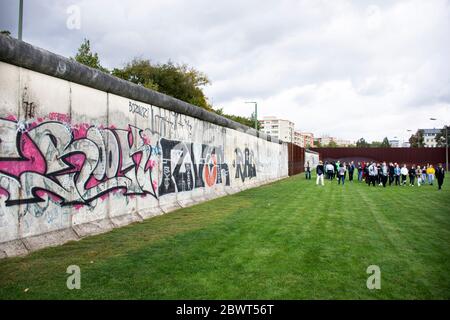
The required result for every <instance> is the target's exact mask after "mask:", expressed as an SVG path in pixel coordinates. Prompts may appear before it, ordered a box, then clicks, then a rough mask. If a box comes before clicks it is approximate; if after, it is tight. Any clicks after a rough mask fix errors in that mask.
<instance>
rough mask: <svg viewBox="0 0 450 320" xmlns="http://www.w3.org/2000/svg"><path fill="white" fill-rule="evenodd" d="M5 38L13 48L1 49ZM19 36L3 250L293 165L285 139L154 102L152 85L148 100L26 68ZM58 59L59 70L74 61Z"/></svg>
mask: <svg viewBox="0 0 450 320" xmlns="http://www.w3.org/2000/svg"><path fill="white" fill-rule="evenodd" d="M5 39H6V40H5ZM2 41H6V42H7V43H8V45H9V44H11V43H12V45H13V46H14V47H13V48H12V49H11V47H7V48H6V49H5V47H3V48H2V46H1V45H2V43H1V42H2ZM22 45H23V43H22V42H18V41H16V40H11V39H10V38H4V37H3V36H1V38H0V60H2V61H3V62H0V257H7V256H14V255H21V254H26V253H27V252H29V251H32V250H36V249H39V248H43V247H46V246H51V245H58V244H61V243H64V242H67V241H70V240H77V239H79V238H81V237H84V236H87V235H92V234H98V233H101V232H105V231H108V230H111V229H112V228H115V227H120V226H123V225H126V224H129V223H132V222H135V221H142V220H143V219H146V218H149V217H152V216H155V215H159V214H162V213H165V212H169V211H171V210H174V209H177V208H180V207H185V206H189V205H192V204H194V203H198V202H202V201H205V200H209V199H212V198H215V197H219V196H223V195H226V194H231V193H234V192H238V191H241V190H243V189H246V188H251V187H255V186H258V185H261V184H265V183H268V182H271V181H274V180H277V179H280V178H283V177H286V176H287V174H288V151H287V145H286V144H279V143H274V142H270V141H267V140H265V139H262V138H261V137H257V136H255V132H250V133H251V134H248V133H247V132H243V131H244V130H243V129H244V128H243V127H240V126H239V125H237V124H235V123H230V122H227V120H224V119H221V118H220V117H217V116H215V115H210V114H207V115H204V111H203V110H202V111H201V112H200V111H197V110H196V109H198V108H196V107H194V106H190V105H189V108H187V109H182V108H179V111H180V110H181V111H186V112H184V113H182V112H176V111H173V110H174V108H175V107H177V106H180V105H182V106H183V107H184V106H185V104H181V103H180V104H178V102H176V101H175V102H176V103H175V104H174V102H173V101H174V100H176V99H173V98H169V97H162V100H161V99H160V100H158V99H154V100H155V102H156V103H158V106H157V105H154V104H152V103H148V102H149V101H151V100H152V99H153V98H151V97H152V96H153V95H154V92H150V91H149V95H148V96H145V95H144V97H145V99H142V100H144V101H145V102H144V101H142V100H137V99H131V98H130V96H132V95H128V94H123V95H118V94H116V93H115V92H114V91H116V92H117V90H107V91H108V92H107V91H104V90H99V89H96V88H93V87H92V86H87V85H84V84H80V83H76V82H75V81H70V80H67V79H70V77H72V76H70V75H69V76H67V75H65V76H61V77H60V76H57V75H56V76H55V75H52V74H50V72H46V73H47V74H44V73H45V72H44V73H43V72H36V71H33V70H30V69H26V68H24V67H23V66H24V64H25V63H26V61H27V60H26V59H20V58H18V57H17V55H18V54H21V52H24V51H23V50H18V47H19V49H20V46H22ZM32 49H33V50H41V49H36V48H34V47H33V48H32ZM8 50H9V51H8ZM11 50H12V51H11ZM6 51H7V52H6ZM5 52H6V53H5ZM11 52H13V53H14V54H11ZM33 54H34V55H37V56H38V57H37V58H39V55H40V54H42V55H44V56H45V55H51V58H52V59H53V58H54V55H52V54H50V53H48V52H43V53H42V52H36V51H35V52H34V53H33ZM33 59H34V58H33ZM55 61H56V62H57V63H58V65H59V67H60V66H61V63H69V62H68V61H67V60H65V59H64V58H62V57H58V59H56V60H55ZM61 61H62V62H61ZM46 63H47V62H46ZM70 63H73V62H70ZM28 67H29V66H28ZM49 67H50V68H51V67H52V64H51V63H49ZM39 68H40V67H39ZM55 68H56V67H55ZM77 68H78V67H77ZM79 68H80V69H81V70H83V68H85V67H82V66H79ZM56 69H57V68H56ZM77 70H78V69H77ZM41 71H42V70H41ZM95 72H97V71H95ZM108 77H109V76H108ZM79 78H80V79H84V78H83V77H82V76H80V77H79ZM74 79H75V78H74ZM108 79H109V78H108ZM77 81H78V80H77ZM108 81H109V80H108ZM112 81H113V82H114V81H115V80H114V79H113V80H112ZM118 81H119V80H118ZM78 82H83V81H82V80H80V81H78ZM124 85H126V86H128V85H129V84H128V83H125V84H124ZM119 87H120V86H119ZM120 88H121V89H120V90H124V89H123V88H122V87H120ZM138 90H141V89H140V88H138ZM123 92H127V91H123ZM149 97H150V98H149ZM158 97H159V98H161V96H158ZM165 103H167V104H168V105H169V107H168V108H170V109H171V110H169V109H167V108H165V107H164V104H165ZM174 106H175V107H174ZM177 108H178V107H177ZM192 108H194V109H192ZM175 109H176V108H175ZM190 110H194V111H195V112H194V114H195V117H194V116H191V115H189V114H188V113H189V112H190ZM205 119H206V120H205ZM208 119H213V120H212V121H207V120H208ZM213 122H214V123H213ZM218 123H222V124H224V125H223V126H221V125H218Z"/></svg>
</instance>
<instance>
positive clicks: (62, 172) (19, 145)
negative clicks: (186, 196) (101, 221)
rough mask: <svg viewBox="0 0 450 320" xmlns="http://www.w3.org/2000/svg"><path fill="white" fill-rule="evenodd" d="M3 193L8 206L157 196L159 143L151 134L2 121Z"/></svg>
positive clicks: (0, 168) (0, 159) (0, 167)
mask: <svg viewBox="0 0 450 320" xmlns="http://www.w3.org/2000/svg"><path fill="white" fill-rule="evenodd" d="M0 139H1V140H0V188H1V189H3V190H6V191H7V192H8V200H7V201H6V205H7V206H12V205H17V204H23V203H36V202H42V201H45V200H44V199H45V198H46V197H43V194H44V193H45V194H46V195H47V196H49V197H50V198H52V199H53V200H54V201H57V202H58V203H59V204H60V205H69V204H71V205H74V204H89V203H90V202H91V201H93V200H95V199H97V198H99V197H104V196H105V195H107V194H108V193H109V192H111V191H113V190H117V189H121V190H123V191H124V194H125V195H152V196H154V197H156V196H157V187H158V186H157V157H158V155H159V154H160V153H161V150H160V149H159V146H158V144H157V137H156V136H155V135H154V134H153V133H152V132H151V131H150V130H148V129H140V128H137V127H134V126H132V125H129V126H128V128H127V129H116V128H98V127H94V126H89V125H87V124H80V125H75V126H73V127H71V126H70V125H69V124H68V123H67V122H61V121H57V120H49V121H42V122H36V123H33V124H31V125H30V124H26V123H24V122H17V121H14V120H8V119H0Z"/></svg>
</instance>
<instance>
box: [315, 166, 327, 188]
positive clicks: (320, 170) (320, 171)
mask: <svg viewBox="0 0 450 320" xmlns="http://www.w3.org/2000/svg"><path fill="white" fill-rule="evenodd" d="M324 173H325V169H324V168H323V162H322V161H319V164H318V165H317V167H316V174H317V179H316V184H317V185H318V184H319V183H320V185H322V186H323V185H324V183H323V175H324Z"/></svg>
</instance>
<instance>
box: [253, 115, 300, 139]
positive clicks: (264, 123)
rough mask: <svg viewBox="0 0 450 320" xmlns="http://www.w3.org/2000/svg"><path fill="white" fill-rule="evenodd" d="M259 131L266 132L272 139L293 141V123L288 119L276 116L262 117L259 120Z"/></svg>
mask: <svg viewBox="0 0 450 320" xmlns="http://www.w3.org/2000/svg"><path fill="white" fill-rule="evenodd" d="M259 123H260V124H261V130H260V131H261V132H264V133H266V134H267V135H269V136H271V137H272V138H274V139H279V140H283V141H285V142H293V141H294V123H293V122H292V121H289V120H284V119H279V118H277V117H263V119H262V120H259Z"/></svg>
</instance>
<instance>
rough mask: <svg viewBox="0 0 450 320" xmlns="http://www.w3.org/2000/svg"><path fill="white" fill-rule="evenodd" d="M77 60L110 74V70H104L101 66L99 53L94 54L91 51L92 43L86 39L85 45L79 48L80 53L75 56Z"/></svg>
mask: <svg viewBox="0 0 450 320" xmlns="http://www.w3.org/2000/svg"><path fill="white" fill-rule="evenodd" d="M75 60H76V61H77V62H79V63H82V64H84V65H86V66H88V67H91V68H94V69H98V70H100V71H103V72H106V73H109V70H108V69H106V68H104V67H103V66H102V65H101V64H100V59H99V57H98V54H97V52H94V53H93V52H92V51H91V43H90V41H89V40H88V39H84V40H83V43H82V44H81V46H80V47H79V48H78V52H77V54H76V55H75Z"/></svg>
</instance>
